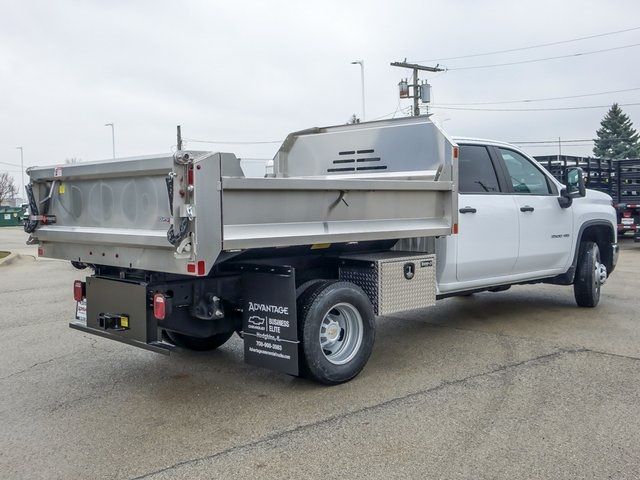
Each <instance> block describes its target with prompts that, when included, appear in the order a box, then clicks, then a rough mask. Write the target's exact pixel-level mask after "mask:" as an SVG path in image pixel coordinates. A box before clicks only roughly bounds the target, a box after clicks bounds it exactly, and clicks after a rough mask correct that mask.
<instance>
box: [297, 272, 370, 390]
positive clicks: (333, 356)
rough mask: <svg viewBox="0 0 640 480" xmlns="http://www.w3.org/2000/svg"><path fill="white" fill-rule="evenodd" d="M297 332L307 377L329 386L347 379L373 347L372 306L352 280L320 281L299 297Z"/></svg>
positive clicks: (362, 362)
mask: <svg viewBox="0 0 640 480" xmlns="http://www.w3.org/2000/svg"><path fill="white" fill-rule="evenodd" d="M298 335H299V338H300V340H301V347H300V353H301V362H300V363H301V370H302V373H303V375H304V376H306V377H308V378H310V379H312V380H315V381H317V382H320V383H324V384H326V385H336V384H339V383H344V382H347V381H349V380H351V379H352V378H354V377H355V376H356V375H358V374H359V373H360V371H361V370H362V369H363V368H364V366H365V364H366V363H367V361H368V360H369V356H370V355H371V351H372V350H373V342H374V339H375V315H374V312H373V306H372V305H371V302H370V301H369V298H368V297H367V295H366V294H365V293H364V292H363V291H362V289H361V288H360V287H358V286H356V285H354V284H352V283H349V282H341V281H322V282H318V283H316V284H314V285H312V286H310V287H309V288H308V289H307V290H306V291H305V292H304V293H303V294H302V295H300V296H299V297H298Z"/></svg>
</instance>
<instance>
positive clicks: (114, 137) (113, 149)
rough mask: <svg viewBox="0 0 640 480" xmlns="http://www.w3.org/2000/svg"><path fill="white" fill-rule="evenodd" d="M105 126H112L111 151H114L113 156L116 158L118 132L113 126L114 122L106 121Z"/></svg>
mask: <svg viewBox="0 0 640 480" xmlns="http://www.w3.org/2000/svg"><path fill="white" fill-rule="evenodd" d="M104 126H105V127H111V151H112V153H113V158H116V133H115V128H114V127H113V123H105V124H104Z"/></svg>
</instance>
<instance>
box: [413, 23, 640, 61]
mask: <svg viewBox="0 0 640 480" xmlns="http://www.w3.org/2000/svg"><path fill="white" fill-rule="evenodd" d="M633 30H640V27H632V28H626V29H624V30H616V31H614V32H606V33H598V34H596V35H588V36H586V37H578V38H571V39H569V40H560V41H557V42H549V43H539V44H537V45H530V46H528V47H519V48H509V49H507V50H495V51H493V52H485V53H472V54H469V55H459V56H457V57H445V58H432V59H431V60H419V61H418V63H420V62H440V61H443V60H458V59H460V58H472V57H485V56H487V55H498V54H500V53H510V52H519V51H521V50H531V49H533V48H541V47H551V46H553V45H562V44H565V43H571V42H578V41H580V40H588V39H590V38H599V37H606V36H607V35H616V34H618V33H625V32H631V31H633Z"/></svg>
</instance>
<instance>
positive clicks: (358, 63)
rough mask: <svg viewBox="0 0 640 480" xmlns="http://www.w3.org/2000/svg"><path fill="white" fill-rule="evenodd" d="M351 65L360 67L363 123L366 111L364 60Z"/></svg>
mask: <svg viewBox="0 0 640 480" xmlns="http://www.w3.org/2000/svg"><path fill="white" fill-rule="evenodd" d="M351 65H360V81H361V84H362V121H363V122H364V121H365V117H366V114H365V109H364V60H356V61H355V62H351Z"/></svg>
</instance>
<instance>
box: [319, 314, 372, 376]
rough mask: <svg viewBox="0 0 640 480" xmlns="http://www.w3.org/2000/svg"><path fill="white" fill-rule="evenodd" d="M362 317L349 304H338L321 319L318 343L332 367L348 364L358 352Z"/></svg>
mask: <svg viewBox="0 0 640 480" xmlns="http://www.w3.org/2000/svg"><path fill="white" fill-rule="evenodd" d="M363 330H364V328H363V323H362V316H361V315H360V312H359V311H358V309H357V308H356V307H354V306H353V305H351V304H350V303H338V304H337V305H334V306H333V307H331V308H330V309H329V310H328V311H327V313H326V314H325V315H324V317H323V318H322V323H321V324H320V333H319V335H318V341H319V342H320V348H321V349H322V353H323V355H324V356H325V358H326V359H327V360H328V361H329V362H331V363H333V364H334V365H344V364H345V363H348V362H350V361H351V360H353V358H354V357H355V356H356V354H357V353H358V350H360V346H361V345H362V334H363Z"/></svg>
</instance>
